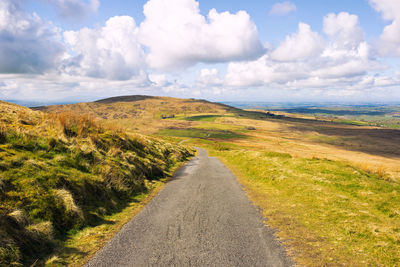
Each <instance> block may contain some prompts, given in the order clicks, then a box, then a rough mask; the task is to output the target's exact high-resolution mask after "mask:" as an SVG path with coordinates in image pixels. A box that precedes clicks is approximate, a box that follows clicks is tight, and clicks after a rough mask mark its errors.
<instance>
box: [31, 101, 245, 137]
mask: <svg viewBox="0 0 400 267" xmlns="http://www.w3.org/2000/svg"><path fill="white" fill-rule="evenodd" d="M34 110H40V111H44V112H47V113H65V112H71V113H79V114H89V115H90V116H92V117H94V118H96V119H98V120H103V121H106V122H108V123H110V124H111V123H112V124H113V125H118V126H120V127H123V128H124V129H128V130H131V131H135V130H140V132H141V133H147V134H148V133H154V132H155V131H156V130H158V129H159V128H160V127H158V126H159V125H160V124H163V127H162V128H165V127H168V126H170V127H174V126H177V124H185V126H187V125H186V124H191V122H189V121H180V122H177V121H175V122H174V121H171V120H165V121H163V122H161V121H160V119H163V118H166V119H170V118H173V117H176V116H186V115H189V114H192V115H193V114H216V115H218V114H229V113H234V114H241V113H243V112H244V111H242V110H241V109H237V108H234V107H231V106H228V105H225V104H220V103H213V102H209V101H206V100H198V99H181V98H172V97H155V96H143V95H132V96H118V97H112V98H107V99H101V100H98V101H95V102H87V103H77V104H69V105H52V106H43V107H37V108H34Z"/></svg>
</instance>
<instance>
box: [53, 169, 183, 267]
mask: <svg viewBox="0 0 400 267" xmlns="http://www.w3.org/2000/svg"><path fill="white" fill-rule="evenodd" d="M182 164H183V163H178V164H176V165H175V166H174V167H173V168H172V169H171V173H170V176H172V175H173V173H174V171H175V170H178V169H179V167H181V166H182ZM167 181H168V178H165V179H161V180H155V181H147V180H146V181H145V183H146V187H147V188H148V192H143V193H141V194H138V195H135V196H133V197H131V198H130V199H129V201H128V204H127V205H126V207H125V208H123V209H122V210H121V211H120V212H117V213H113V214H111V215H106V216H104V217H103V220H104V223H101V224H99V225H97V226H94V227H86V228H83V229H82V230H80V231H77V232H73V233H71V234H70V235H69V236H68V237H67V238H66V241H65V242H63V244H62V246H60V247H59V248H58V250H56V252H55V253H54V254H53V255H51V256H49V257H48V259H47V261H46V263H45V265H46V266H54V265H58V266H60V265H61V266H64V265H68V266H82V265H83V264H84V263H86V262H88V261H89V260H90V258H91V257H93V256H94V255H95V253H96V252H97V251H98V250H100V249H101V248H102V247H103V246H104V245H105V244H106V243H107V242H108V241H109V240H110V239H112V237H113V236H114V235H115V234H116V233H117V232H118V231H119V230H121V228H122V227H123V226H124V225H125V224H126V223H127V222H129V221H130V220H131V219H132V218H133V217H134V216H135V215H136V214H138V213H139V212H140V211H141V210H142V208H143V207H144V206H145V205H146V204H147V203H148V202H149V201H150V200H151V199H152V198H153V197H154V196H156V195H157V193H158V192H159V191H160V190H161V189H162V188H163V187H164V185H165V183H166V182H167Z"/></svg>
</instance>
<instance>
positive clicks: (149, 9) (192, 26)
mask: <svg viewBox="0 0 400 267" xmlns="http://www.w3.org/2000/svg"><path fill="white" fill-rule="evenodd" d="M144 15H145V16H146V18H145V20H144V22H143V23H142V24H141V25H140V41H141V42H142V43H143V44H144V45H145V46H147V47H148V48H149V50H150V52H149V55H148V62H149V64H150V66H151V67H153V68H158V69H164V70H173V69H179V68H184V67H188V66H191V65H194V64H196V63H198V62H228V61H232V60H244V59H249V58H255V57H257V56H259V55H260V54H261V53H262V52H263V50H264V49H263V46H262V44H261V43H260V40H259V37H258V32H257V27H256V26H255V24H254V23H253V22H252V21H251V19H250V16H249V15H248V14H247V13H246V12H245V11H239V12H238V13H236V14H231V13H229V12H222V13H218V12H217V11H216V10H215V9H212V10H210V11H209V13H208V17H207V19H206V18H205V17H204V16H202V15H201V14H200V12H199V3H198V2H196V1H194V0H168V1H167V0H149V1H148V2H147V3H146V4H145V6H144Z"/></svg>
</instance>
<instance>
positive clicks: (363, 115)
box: [232, 103, 400, 129]
mask: <svg viewBox="0 0 400 267" xmlns="http://www.w3.org/2000/svg"><path fill="white" fill-rule="evenodd" d="M232 104H233V106H238V107H241V108H258V109H262V110H270V111H273V112H280V113H283V114H285V113H289V114H291V115H290V116H296V115H303V116H307V117H308V118H313V119H319V120H327V121H333V122H338V123H343V124H350V125H359V126H363V125H364V126H365V125H367V126H378V127H384V128H397V129H399V128H400V106H399V105H395V104H392V105H388V104H386V105H384V104H353V105H351V104H340V103H326V104H320V105H315V104H303V105H301V104H297V106H296V104H287V103H282V104H276V103H232Z"/></svg>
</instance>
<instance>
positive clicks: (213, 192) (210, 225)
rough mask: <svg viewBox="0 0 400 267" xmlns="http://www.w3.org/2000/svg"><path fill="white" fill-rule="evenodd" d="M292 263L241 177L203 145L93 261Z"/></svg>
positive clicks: (139, 263) (137, 263) (131, 263)
mask: <svg viewBox="0 0 400 267" xmlns="http://www.w3.org/2000/svg"><path fill="white" fill-rule="evenodd" d="M290 265H291V262H290V260H289V258H288V257H287V256H286V255H285V252H284V250H283V249H282V247H281V245H280V244H279V242H277V241H276V240H275V238H274V236H273V234H272V231H271V230H270V229H269V228H268V227H267V226H265V225H264V223H263V217H262V216H261V214H260V212H259V210H258V209H257V208H256V207H255V206H253V205H252V204H251V202H250V201H249V200H248V199H247V197H246V195H245V193H244V192H243V190H242V189H241V186H240V185H239V184H238V182H237V180H236V177H235V176H234V175H233V174H232V173H231V172H230V170H228V169H227V168H226V167H225V166H224V165H223V164H222V163H221V162H220V161H219V160H218V159H216V158H213V157H208V156H207V152H206V151H205V150H203V149H199V153H198V156H197V157H196V158H194V159H193V160H192V161H190V162H189V163H188V164H187V165H186V166H185V167H183V168H182V169H181V170H179V171H178V173H177V174H176V176H175V178H174V179H173V180H172V181H171V182H169V183H168V184H167V185H166V186H165V188H164V189H163V190H162V191H161V192H160V193H159V194H158V195H157V196H156V197H155V198H154V199H153V200H152V201H151V202H150V203H149V204H148V205H147V206H146V207H145V208H144V209H143V210H142V211H141V212H140V213H139V214H138V215H137V216H136V217H135V218H134V219H133V220H131V221H130V222H129V223H127V224H126V225H125V226H124V227H123V228H122V230H121V231H120V232H119V233H118V234H116V235H115V237H114V238H113V239H112V240H111V241H110V242H109V243H108V244H107V245H106V246H105V247H104V248H103V249H102V250H101V251H99V252H98V253H97V254H96V255H95V256H94V257H93V258H92V260H91V261H90V262H89V263H88V264H87V266H290Z"/></svg>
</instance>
